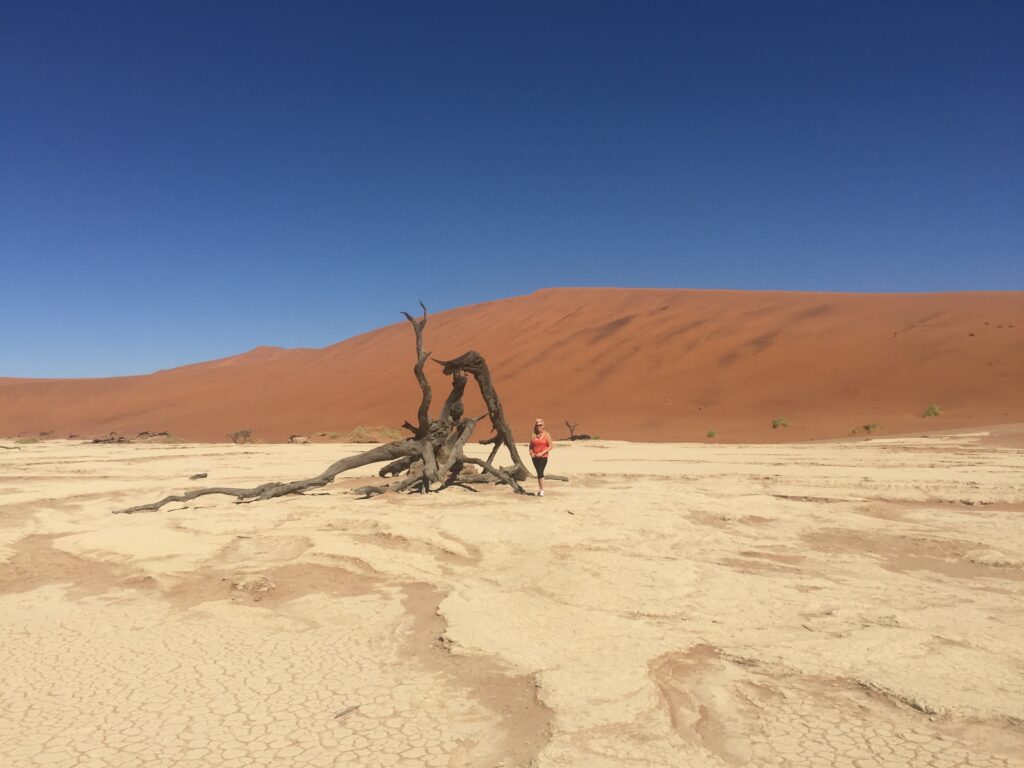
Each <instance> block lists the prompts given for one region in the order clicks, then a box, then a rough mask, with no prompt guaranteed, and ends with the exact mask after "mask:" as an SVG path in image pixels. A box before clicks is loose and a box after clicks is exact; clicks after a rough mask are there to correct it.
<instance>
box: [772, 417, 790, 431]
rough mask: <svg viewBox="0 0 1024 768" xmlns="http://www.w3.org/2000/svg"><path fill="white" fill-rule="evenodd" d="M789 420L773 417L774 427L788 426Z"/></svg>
mask: <svg viewBox="0 0 1024 768" xmlns="http://www.w3.org/2000/svg"><path fill="white" fill-rule="evenodd" d="M788 426H789V422H788V421H786V420H785V419H772V429H778V428H779V427H788Z"/></svg>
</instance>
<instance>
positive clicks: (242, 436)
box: [228, 429, 252, 445]
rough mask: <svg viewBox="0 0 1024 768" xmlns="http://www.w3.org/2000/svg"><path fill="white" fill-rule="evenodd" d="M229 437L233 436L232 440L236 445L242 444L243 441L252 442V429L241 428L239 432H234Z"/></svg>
mask: <svg viewBox="0 0 1024 768" xmlns="http://www.w3.org/2000/svg"><path fill="white" fill-rule="evenodd" d="M228 437H230V438H231V442H232V443H234V444H235V445H241V444H242V443H251V442H252V430H251V429H240V430H238V431H237V432H232V433H231V434H230V435H228Z"/></svg>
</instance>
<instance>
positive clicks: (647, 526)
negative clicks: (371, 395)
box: [0, 434, 1024, 768]
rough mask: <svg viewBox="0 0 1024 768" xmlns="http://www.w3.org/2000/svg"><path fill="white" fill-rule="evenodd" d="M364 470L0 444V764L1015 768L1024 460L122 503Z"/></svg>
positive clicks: (604, 465)
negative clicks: (527, 490)
mask: <svg viewBox="0 0 1024 768" xmlns="http://www.w3.org/2000/svg"><path fill="white" fill-rule="evenodd" d="M1011 442H1012V441H1011ZM3 444H4V445H6V446H10V445H12V443H10V442H9V441H7V442H4V443H3ZM358 450H360V449H359V447H357V446H337V445H334V446H330V445H308V446H307V445H272V446H233V445H122V446H118V445H84V444H77V443H72V442H56V441H55V442H45V443H39V444H30V445H23V446H21V447H20V449H19V450H4V451H0V647H2V649H3V653H2V654H0V679H2V680H3V682H4V686H3V695H2V697H0V756H2V759H0V764H2V765H4V766H11V767H17V766H36V765H53V766H61V767H63V768H72V767H74V768H81V767H84V766H97V768H99V767H103V768H106V767H107V766H175V767H176V768H186V767H187V766H195V767H196V768H201V767H205V766H239V767H240V768H241V767H242V766H303V765H310V766H328V765H330V766H391V765H396V766H397V765H401V766H424V765H426V766H479V767H481V768H484V767H492V766H508V767H509V768H511V767H512V766H527V765H538V766H587V767H595V768H603V767H604V766H609V767H610V766H722V765H727V766H764V765H787V766H809V765H815V766H819V765H820V766H933V767H934V768H942V767H944V766H966V765H970V766H1010V765H1024V643H1022V638H1024V603H1022V600H1021V598H1022V597H1024V487H1022V485H1021V480H1022V477H1024V453H1022V451H1021V450H1019V449H1018V448H1014V447H1008V446H1007V445H1005V444H1002V443H1000V441H999V440H993V439H991V438H989V437H986V436H984V435H980V434H961V435H953V436H945V437H931V438H928V437H920V438H901V439H895V438H894V439H878V440H872V441H869V442H857V443H831V444H794V445H758V446H754V445H728V446H725V445H722V446H709V445H694V444H661V445H652V444H627V443H613V442H592V443H587V444H579V443H577V444H573V445H571V446H570V445H568V444H560V445H559V446H558V447H557V448H556V451H555V452H554V453H553V456H552V471H559V472H565V473H567V474H569V475H571V476H572V481H571V483H569V484H557V485H555V484H552V486H551V487H550V489H549V492H548V495H547V496H546V497H545V498H535V497H529V498H523V497H516V496H514V495H512V494H511V493H509V492H507V491H505V490H501V489H493V490H491V489H489V490H486V491H483V492H480V493H470V492H467V491H464V490H461V489H453V490H449V491H447V492H445V493H444V494H440V495H429V496H419V495H416V496H403V497H396V498H390V497H384V498H376V499H371V500H359V499H357V498H356V497H354V496H353V495H351V494H348V493H346V492H345V489H346V488H351V487H354V486H356V485H359V484H361V483H363V482H365V473H364V475H363V477H352V478H344V479H339V482H338V483H336V484H335V485H333V486H330V487H329V488H328V489H326V491H327V492H324V493H317V494H313V495H308V496H296V497H292V498H283V499H278V500H274V501H271V502H265V503H258V504H250V505H236V504H234V503H232V501H231V500H230V499H227V498H221V497H205V498H203V499H201V500H199V502H197V503H194V504H192V505H189V506H188V507H183V506H182V505H172V506H171V507H169V508H167V510H166V511H162V512H159V513H151V514H139V515H134V516H120V515H118V516H113V515H111V514H110V511H111V510H112V509H115V508H121V507H125V506H129V505H131V504H135V503H140V502H145V501H150V500H155V499H156V498H158V497H161V496H163V495H165V493H167V492H172V491H177V490H181V489H183V488H188V487H192V486H195V485H197V484H198V483H199V482H203V483H210V484H218V485H219V484H227V485H231V484H239V485H250V484H257V483H259V482H263V481H265V480H269V479H293V478H297V477H304V476H308V475H312V474H315V473H317V472H319V471H320V470H321V469H322V468H323V467H324V466H326V465H327V464H328V463H330V462H331V461H333V460H334V459H336V458H338V457H339V456H340V455H343V454H345V453H353V452H357V451H358ZM198 472H207V473H208V474H209V477H208V479H207V480H204V481H197V482H190V481H189V480H188V477H189V476H190V475H191V474H193V473H198Z"/></svg>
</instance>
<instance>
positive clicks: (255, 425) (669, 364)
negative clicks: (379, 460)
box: [0, 288, 1024, 442]
mask: <svg viewBox="0 0 1024 768" xmlns="http://www.w3.org/2000/svg"><path fill="white" fill-rule="evenodd" d="M399 309H401V308H399V307H396V313H397V310H399ZM427 346H428V348H429V349H431V350H432V351H433V353H434V356H435V357H436V358H439V359H445V358H451V357H455V356H457V355H459V354H461V353H463V352H465V351H466V350H468V349H475V350H477V351H478V352H480V353H482V354H483V355H484V356H485V357H486V358H487V360H488V362H489V363H490V366H491V369H492V372H493V374H494V377H495V381H496V384H497V387H498V390H499V394H500V396H501V397H502V400H503V402H504V403H505V407H506V412H507V415H508V416H509V419H510V421H511V422H512V423H513V426H514V428H516V429H518V430H520V431H521V433H522V434H525V433H526V430H528V429H529V426H530V424H531V423H532V419H533V418H534V416H537V415H543V416H544V417H545V418H546V419H547V421H548V424H549V426H553V427H554V430H553V431H554V433H555V435H556V437H559V436H562V434H563V433H565V434H567V433H568V430H567V429H565V428H564V427H563V426H562V425H563V422H564V421H565V420H567V419H568V420H571V421H573V422H575V423H578V425H579V430H580V431H584V432H587V433H589V434H591V435H600V436H601V437H603V438H608V439H625V440H654V441H691V440H704V439H706V435H707V433H708V432H714V433H715V437H714V439H716V440H720V441H730V442H738V441H742V442H770V441H781V440H787V441H788V440H807V439H816V438H828V437H841V436H845V435H849V434H850V433H851V431H853V430H859V431H860V432H865V431H870V432H871V433H872V434H886V433H896V432H908V431H918V430H923V429H946V428H957V427H966V426H977V425H988V424H1005V423H1013V422H1022V421H1024V387H1021V386H1020V382H1021V381H1024V292H979V293H947V294H888V295H861V294H826V293H787V292H742V291H693V290H657V289H650V290H645V289H602V288H578V289H575V288H565V289H549V290H542V291H538V292H536V293H533V294H531V295H529V296H522V297H516V298H511V299H504V300H500V301H493V302H488V303H484V304H478V305H474V306H469V307H463V308H459V309H455V310H450V311H447V312H441V313H438V314H436V315H433V316H432V317H431V319H430V322H429V325H428V326H427ZM414 360H415V353H414V349H413V344H412V336H411V332H410V330H409V328H408V326H407V324H405V323H404V322H403V323H396V324H394V325H391V326H388V327H385V328H381V329H379V330H377V331H373V332H371V333H367V334H363V335H361V336H357V337H354V338H351V339H348V340H346V341H343V342H340V343H338V344H335V345H333V346H330V347H326V348H324V349H301V350H281V349H274V348H266V347H261V348H258V349H256V350H253V351H251V352H249V353H246V354H243V355H238V356H236V357H232V358H227V359H225V360H218V361H213V362H208V363H199V364H195V365H190V366H185V367H182V368H176V369H172V370H167V371H160V372H157V373H153V374H150V375H146V376H133V377H121V378H111V379H76V380H19V379H0V435H6V436H15V435H19V434H36V433H38V432H40V431H52V432H53V433H54V434H55V435H56V436H61V437H63V436H67V435H68V434H77V435H96V434H103V433H107V432H110V431H112V430H113V431H118V432H121V433H123V434H129V435H130V434H133V433H135V432H139V431H142V430H150V431H164V430H166V431H169V432H171V433H172V434H174V435H177V436H179V437H182V438H185V439H191V440H207V441H222V440H225V439H226V436H227V434H229V433H231V432H234V431H236V430H239V429H251V430H252V431H253V434H254V436H255V437H256V438H258V439H262V440H268V441H280V440H285V439H287V438H288V436H289V435H293V434H310V433H314V432H319V431H327V430H333V431H337V432H340V433H346V432H350V431H351V430H353V429H354V428H356V427H357V426H360V425H397V424H400V423H401V422H402V421H403V420H405V419H408V418H411V417H413V416H414V415H415V408H416V405H417V403H418V399H419V392H418V388H417V386H416V383H415V380H414V379H413V377H412V375H411V368H412V364H413V362H414ZM429 373H430V375H431V378H432V379H433V380H434V381H435V382H436V383H437V384H438V386H439V387H441V388H440V389H438V391H439V392H440V391H445V389H444V384H443V381H442V378H443V377H442V376H441V373H440V368H439V367H438V366H433V368H432V370H430V371H429ZM932 404H935V405H938V406H940V408H941V414H940V415H939V416H936V417H931V418H923V417H922V414H923V413H924V411H925V410H926V409H927V408H928V407H929V406H930V405H932ZM468 406H469V411H470V412H472V413H475V412H477V411H478V410H479V412H481V413H482V412H483V408H482V404H481V403H480V402H479V400H472V399H471V400H470V401H469V403H468ZM783 420H784V423H785V425H786V426H783V425H782V423H781V422H782V421H783ZM773 422H776V426H775V427H774V428H773ZM869 426H870V427H871V429H870V430H868V429H867V428H868V427H869Z"/></svg>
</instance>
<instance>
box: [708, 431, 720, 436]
mask: <svg viewBox="0 0 1024 768" xmlns="http://www.w3.org/2000/svg"><path fill="white" fill-rule="evenodd" d="M717 434H718V433H717V432H715V430H713V429H709V430H708V437H715V436H716V435H717Z"/></svg>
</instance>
